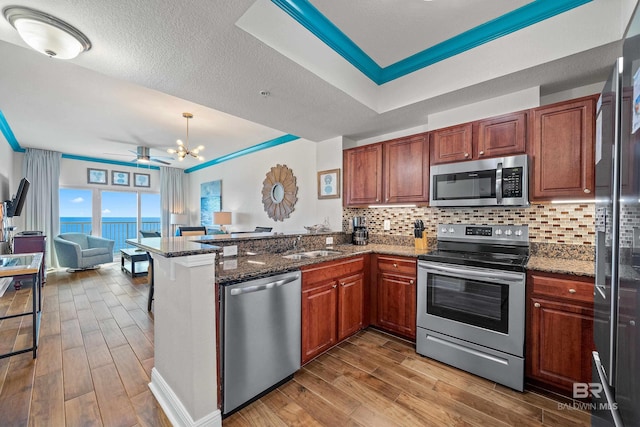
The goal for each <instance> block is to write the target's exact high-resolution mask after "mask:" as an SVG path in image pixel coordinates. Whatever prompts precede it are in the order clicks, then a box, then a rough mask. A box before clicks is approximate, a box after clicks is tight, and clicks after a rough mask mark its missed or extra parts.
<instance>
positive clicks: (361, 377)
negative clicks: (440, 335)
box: [0, 263, 590, 427]
mask: <svg viewBox="0 0 640 427" xmlns="http://www.w3.org/2000/svg"><path fill="white" fill-rule="evenodd" d="M147 292H148V285H147V283H146V277H139V278H136V279H131V278H130V277H129V276H125V275H124V274H123V273H122V272H121V271H120V266H119V264H115V263H114V264H110V265H107V266H103V267H102V268H101V269H99V270H95V271H88V272H83V273H75V274H70V273H66V272H57V273H53V274H49V276H48V278H47V284H46V286H45V287H44V288H43V297H44V301H43V312H44V313H43V317H42V328H41V331H40V346H39V350H38V358H37V359H36V360H33V359H32V358H31V354H30V353H28V354H23V355H19V356H14V357H11V358H5V359H0V426H3V427H4V426H64V425H66V426H93V425H95V426H101V425H104V426H169V425H170V422H169V421H168V419H167V418H166V416H165V415H164V413H163V411H162V409H160V407H159V406H158V404H157V403H156V401H155V398H154V397H153V395H152V394H151V392H150V391H149V388H148V386H147V384H148V383H149V381H150V372H151V368H152V367H153V315H152V314H149V313H147V311H146V304H147ZM29 301H30V296H29V290H28V289H22V290H20V291H17V292H16V291H13V290H12V289H11V290H8V291H7V293H6V294H5V295H4V296H3V297H2V298H0V314H2V315H4V314H8V313H17V312H21V311H23V310H25V309H26V307H27V306H28V304H29ZM30 326H31V320H30V318H27V317H23V318H18V319H9V320H4V321H2V322H1V323H0V351H2V352H4V351H7V350H8V349H10V348H14V346H15V348H17V347H21V346H23V345H25V346H28V342H29V340H30V339H31V330H30ZM561 403H566V402H564V401H563V402H560V401H557V400H554V399H551V398H549V397H547V396H545V395H542V394H538V393H535V392H532V391H527V392H525V393H519V392H516V391H513V390H511V389H508V388H506V387H502V386H499V385H496V384H495V383H493V382H491V381H487V380H484V379H482V378H479V377H476V376H474V375H471V374H467V373H465V372H462V371H460V370H457V369H455V368H451V367H449V366H447V365H445V364H442V363H439V362H436V361H433V360H430V359H427V358H423V357H421V356H419V355H417V354H416V353H415V349H414V347H413V345H412V344H411V343H408V342H406V341H403V340H401V339H398V338H395V337H392V336H390V335H387V334H384V333H382V332H379V331H376V330H373V329H368V330H365V331H361V332H359V333H358V334H356V335H355V336H353V337H351V338H349V339H348V340H347V341H346V342H343V343H342V344H340V345H339V346H337V347H335V348H333V349H332V350H330V351H329V352H327V353H325V354H324V355H322V356H320V357H318V358H317V359H315V360H314V361H312V362H311V363H309V364H308V365H306V366H305V367H304V368H303V369H301V370H300V371H299V372H298V373H296V375H295V377H294V379H293V380H292V381H289V382H288V383H286V384H284V385H283V386H281V387H279V388H278V389H276V390H274V391H272V392H271V393H269V394H267V395H266V396H264V397H262V398H261V399H259V400H257V401H255V402H253V403H252V404H250V405H248V406H247V407H245V408H243V409H242V410H241V411H239V412H237V413H235V414H233V415H231V416H230V417H228V418H226V419H225V420H224V421H223V426H224V427H232V426H368V427H369V426H414V425H415V426H444V425H447V426H449V425H460V426H464V425H473V426H509V425H512V426H530V425H549V426H587V425H590V417H589V414H588V413H586V412H582V411H578V410H575V409H569V408H568V407H567V406H566V405H562V404H561Z"/></svg>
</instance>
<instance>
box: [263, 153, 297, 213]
mask: <svg viewBox="0 0 640 427" xmlns="http://www.w3.org/2000/svg"><path fill="white" fill-rule="evenodd" d="M297 195H298V186H297V185H296V177H295V176H294V175H293V171H292V170H291V169H289V168H288V167H287V166H286V165H276V166H274V167H272V168H271V170H270V171H269V172H267V177H266V178H265V179H264V181H263V182H262V204H263V205H264V210H265V212H266V213H267V215H269V218H272V219H274V220H276V221H284V219H285V218H289V214H290V213H291V212H293V209H294V205H295V204H296V202H297V201H298V196H297Z"/></svg>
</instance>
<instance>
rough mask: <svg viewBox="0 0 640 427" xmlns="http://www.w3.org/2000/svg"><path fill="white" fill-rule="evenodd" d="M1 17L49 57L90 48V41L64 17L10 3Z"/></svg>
mask: <svg viewBox="0 0 640 427" xmlns="http://www.w3.org/2000/svg"><path fill="white" fill-rule="evenodd" d="M3 13H4V17H5V18H6V19H7V21H9V23H10V24H11V25H12V26H13V28H15V29H16V30H17V31H18V34H20V37H22V40H24V42H25V43H26V44H28V45H29V46H31V47H32V48H33V49H35V50H37V51H38V52H40V53H43V54H45V55H47V56H50V57H52V58H59V59H72V58H75V57H76V56H78V55H79V54H80V53H81V52H84V51H85V50H89V49H91V42H90V41H89V39H88V38H87V37H86V36H85V35H84V34H82V33H81V32H80V31H78V30H77V29H75V28H74V27H72V26H71V25H69V24H67V23H66V22H64V21H61V20H60V19H58V18H56V17H55V16H51V15H49V14H47V13H44V12H40V11H39V10H35V9H30V8H28V7H17V6H9V7H6V8H5V9H4V10H3Z"/></svg>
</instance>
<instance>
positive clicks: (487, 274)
mask: <svg viewBox="0 0 640 427" xmlns="http://www.w3.org/2000/svg"><path fill="white" fill-rule="evenodd" d="M420 267H421V268H423V269H425V270H427V272H433V273H448V274H451V275H455V276H458V277H465V278H471V279H472V278H474V277H476V278H482V279H496V280H504V281H509V282H514V281H518V280H522V274H520V273H507V272H503V271H496V270H491V271H479V270H471V269H467V268H459V267H447V266H444V265H434V264H429V265H424V264H423V265H421V266H420Z"/></svg>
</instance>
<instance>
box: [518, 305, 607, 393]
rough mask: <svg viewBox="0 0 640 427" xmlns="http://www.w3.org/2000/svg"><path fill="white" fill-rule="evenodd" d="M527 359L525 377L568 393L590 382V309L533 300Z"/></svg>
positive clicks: (591, 340)
mask: <svg viewBox="0 0 640 427" xmlns="http://www.w3.org/2000/svg"><path fill="white" fill-rule="evenodd" d="M529 309H530V313H531V315H530V321H531V329H530V336H529V337H528V338H529V339H528V351H527V353H528V354H527V355H526V358H525V359H526V361H527V362H526V363H527V374H528V376H530V377H532V378H534V379H537V380H540V381H543V382H545V383H548V384H552V385H554V386H556V387H558V388H560V389H563V390H565V391H567V392H571V390H572V389H573V383H575V382H590V381H591V351H592V350H593V348H594V344H593V309H590V308H587V307H585V306H582V305H578V304H571V303H567V302H556V301H552V300H548V299H545V298H537V297H533V298H530V300H529Z"/></svg>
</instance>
